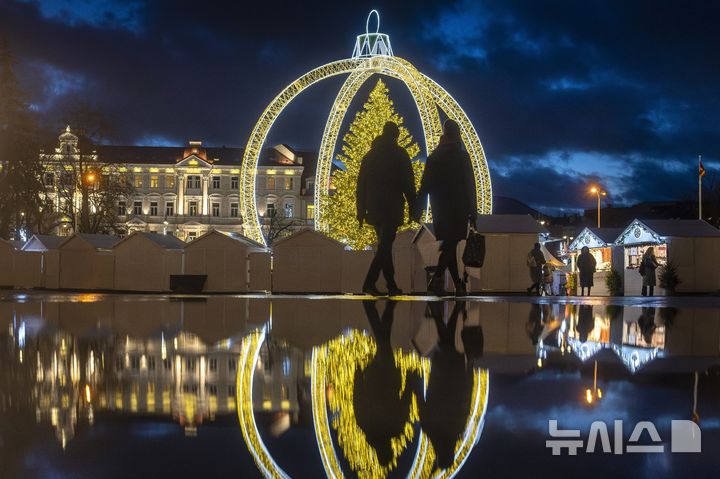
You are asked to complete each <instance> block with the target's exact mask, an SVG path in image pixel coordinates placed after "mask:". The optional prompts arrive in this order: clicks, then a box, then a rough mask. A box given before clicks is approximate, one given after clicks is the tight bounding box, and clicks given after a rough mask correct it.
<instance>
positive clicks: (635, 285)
mask: <svg viewBox="0 0 720 479" xmlns="http://www.w3.org/2000/svg"><path fill="white" fill-rule="evenodd" d="M615 244H616V245H618V246H622V247H623V249H624V266H625V267H624V285H625V295H626V296H628V295H629V296H632V295H639V294H640V291H641V288H642V277H641V276H640V274H639V273H638V265H639V263H640V259H641V258H642V255H643V254H644V253H645V251H646V250H647V248H649V247H651V246H652V247H653V248H654V250H655V256H656V257H657V260H658V263H660V264H661V265H664V264H666V263H667V261H672V262H673V264H674V265H675V266H676V268H677V273H678V277H679V279H680V281H681V282H680V284H679V285H678V286H677V288H676V291H677V292H682V293H702V292H715V291H718V289H720V268H718V267H717V265H718V262H720V230H718V229H717V228H715V227H713V226H712V225H710V224H709V223H707V222H705V221H702V220H639V219H636V220H633V222H632V223H630V225H629V226H628V227H627V228H625V230H624V231H623V232H622V234H621V235H620V236H619V237H618V238H617V240H616V241H615ZM661 269H662V268H658V269H657V270H656V274H657V275H658V276H659V274H660V272H661ZM655 294H658V295H662V294H665V291H664V290H663V289H662V288H660V281H659V278H658V281H657V286H656V288H655Z"/></svg>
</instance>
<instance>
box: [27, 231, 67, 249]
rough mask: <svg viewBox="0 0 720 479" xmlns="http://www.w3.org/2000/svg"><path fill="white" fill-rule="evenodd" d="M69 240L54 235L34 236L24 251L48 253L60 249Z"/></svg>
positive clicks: (28, 241)
mask: <svg viewBox="0 0 720 479" xmlns="http://www.w3.org/2000/svg"><path fill="white" fill-rule="evenodd" d="M66 239H67V237H66V236H53V235H40V234H36V235H32V236H31V237H30V239H29V240H27V243H25V244H24V245H23V247H22V250H23V251H47V250H51V249H58V247H59V246H60V245H61V244H62V243H63V241H65V240H66Z"/></svg>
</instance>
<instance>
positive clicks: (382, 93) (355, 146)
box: [324, 80, 424, 250]
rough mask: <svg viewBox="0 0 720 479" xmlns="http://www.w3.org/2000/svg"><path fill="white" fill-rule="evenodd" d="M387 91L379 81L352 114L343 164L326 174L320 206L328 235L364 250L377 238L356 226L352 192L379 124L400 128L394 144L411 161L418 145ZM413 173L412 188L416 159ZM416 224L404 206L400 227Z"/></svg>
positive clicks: (369, 229) (367, 228)
mask: <svg viewBox="0 0 720 479" xmlns="http://www.w3.org/2000/svg"><path fill="white" fill-rule="evenodd" d="M388 93H389V91H388V88H387V86H386V85H385V83H383V81H382V80H378V82H377V84H376V85H375V87H374V88H373V90H372V91H371V92H370V95H369V97H368V100H367V102H366V103H365V104H364V105H363V108H362V110H360V111H359V112H357V113H356V114H355V118H354V119H353V121H352V123H351V124H350V127H349V129H348V132H347V133H346V134H345V136H344V137H343V145H342V153H339V154H338V155H337V160H338V161H339V162H341V163H342V164H343V168H342V169H336V170H335V171H334V172H333V174H332V175H331V177H330V188H331V189H330V196H329V198H328V204H327V205H326V207H325V208H324V210H325V213H324V214H326V215H327V220H328V225H329V231H328V234H329V235H330V236H331V237H333V238H335V239H337V240H338V241H341V242H343V243H345V244H347V245H349V246H350V247H351V248H352V249H355V250H359V249H364V248H366V247H368V246H370V245H371V244H373V243H375V241H376V240H377V239H376V238H375V231H374V230H373V228H372V226H370V225H368V224H365V225H364V226H363V227H362V228H360V227H359V224H358V221H357V217H356V216H357V215H356V194H355V190H356V187H357V180H358V175H359V173H360V163H361V162H362V159H363V157H364V156H365V155H366V154H367V153H368V151H370V146H371V145H372V141H373V140H374V139H375V138H376V137H377V136H378V135H380V134H381V133H382V129H383V126H384V125H385V123H386V122H388V121H393V122H395V123H397V125H398V126H399V127H400V137H399V138H398V144H399V145H400V146H401V147H403V148H405V150H407V152H408V155H410V158H411V159H413V160H414V158H415V157H416V156H417V154H418V153H419V152H420V147H419V146H418V144H417V143H416V142H414V141H413V138H412V136H411V135H410V133H409V132H408V130H407V128H405V127H404V126H403V122H404V120H403V118H402V116H400V115H399V114H398V113H397V112H396V111H395V107H394V105H393V101H392V100H391V99H390V97H389V95H388ZM412 164H413V172H414V174H415V188H418V187H419V186H420V179H421V177H422V172H423V168H424V165H423V163H421V162H420V161H413V163H412ZM417 226H418V225H417V223H412V222H410V219H409V216H408V211H407V206H406V208H405V223H404V224H403V226H401V228H400V229H401V230H405V229H409V228H415V227H417Z"/></svg>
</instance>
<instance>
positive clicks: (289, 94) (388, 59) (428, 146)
mask: <svg viewBox="0 0 720 479" xmlns="http://www.w3.org/2000/svg"><path fill="white" fill-rule="evenodd" d="M373 16H374V17H375V18H376V20H377V28H376V29H375V32H374V33H370V21H371V17H373ZM376 73H377V74H381V75H386V76H389V77H391V78H396V79H398V80H400V81H402V82H403V83H404V84H405V85H406V86H407V87H408V89H409V90H410V94H411V95H412V98H413V100H414V101H415V106H416V107H417V109H418V113H419V114H420V121H421V123H422V128H423V137H424V140H425V152H426V154H429V153H430V152H432V150H433V149H434V148H435V147H436V146H437V144H438V141H439V139H440V135H441V132H442V131H441V130H442V125H441V121H440V111H442V112H443V113H444V115H445V116H447V117H448V118H450V119H453V120H455V121H456V122H457V123H458V124H459V125H460V131H461V135H462V139H463V142H464V144H465V148H466V149H467V151H468V153H469V155H470V160H471V162H472V167H473V172H474V175H475V188H476V193H477V209H478V212H479V213H481V214H489V213H491V212H492V186H491V183H490V172H489V170H488V165H487V161H486V159H485V153H484V151H483V147H482V144H481V143H480V139H479V138H478V135H477V133H476V132H475V128H474V127H473V125H472V123H471V122H470V120H469V119H468V117H467V115H466V114H465V112H464V111H463V109H462V108H461V107H460V105H459V104H458V103H457V101H455V99H454V98H453V97H452V96H450V94H449V93H448V92H447V91H445V90H444V89H443V88H442V87H441V86H440V85H438V84H437V83H436V82H435V81H433V80H432V79H431V78H430V77H428V76H426V75H424V74H423V73H421V72H419V71H418V70H417V69H416V68H415V67H414V66H413V65H412V64H411V63H410V62H408V61H407V60H404V59H402V58H400V57H397V56H394V54H393V50H392V47H391V45H390V37H389V36H388V35H386V34H384V33H380V15H379V14H378V13H377V11H375V10H373V11H371V12H370V15H369V16H368V20H367V23H366V32H365V34H364V35H359V36H358V37H357V40H356V42H355V49H354V52H353V56H352V57H351V58H347V59H344V60H338V61H334V62H331V63H327V64H325V65H322V66H320V67H317V68H315V69H313V70H311V71H309V72H307V73H305V74H304V75H302V76H301V77H299V78H298V79H296V80H295V81H294V82H292V83H291V84H290V85H288V86H287V87H285V89H284V90H282V91H281V92H280V93H279V94H278V95H277V96H276V97H275V98H274V99H273V100H272V102H270V104H269V105H268V107H267V108H266V109H265V111H264V112H263V113H262V115H260V118H259V119H258V121H257V124H256V125H255V127H254V128H253V130H252V133H251V134H250V139H249V140H248V143H247V146H246V148H245V153H244V156H243V163H242V170H241V173H240V174H241V184H240V209H241V213H242V217H243V218H244V219H245V224H244V228H245V231H244V234H245V236H247V237H249V238H251V239H253V240H255V241H257V242H260V243H263V244H265V238H264V236H263V234H262V231H261V228H260V219H259V217H258V209H257V204H256V195H255V176H256V173H257V166H258V161H259V160H260V153H261V151H262V146H263V144H264V143H265V140H266V139H267V135H268V133H269V131H270V128H272V125H273V123H274V122H275V120H277V118H278V117H279V116H280V113H282V111H283V109H285V107H286V106H287V105H288V104H289V103H290V102H291V101H292V100H293V99H294V98H295V97H297V96H298V95H299V94H300V93H302V92H303V91H304V90H305V89H306V88H308V87H310V86H311V85H314V84H315V83H317V82H319V81H321V80H324V79H326V78H330V77H333V76H337V75H345V74H347V75H348V77H347V79H346V80H345V83H344V84H343V85H342V87H341V88H340V91H339V92H338V94H337V96H336V98H335V101H334V103H333V105H332V107H331V109H330V114H329V115H328V119H327V122H326V124H325V130H324V132H323V137H322V141H321V143H320V149H319V152H318V164H317V168H316V173H315V193H314V194H315V198H314V200H315V228H316V229H317V230H319V231H323V232H327V231H328V217H327V211H326V207H324V205H327V201H326V200H327V197H328V196H329V187H330V169H331V165H332V158H333V153H334V151H335V146H336V144H337V139H338V134H339V130H340V126H341V124H342V122H343V119H344V118H345V113H346V112H347V110H348V107H349V105H350V102H351V101H352V99H353V98H354V97H355V95H356V94H357V92H358V90H359V89H360V87H361V86H362V85H363V83H365V81H367V79H368V78H370V76H372V75H373V74H376Z"/></svg>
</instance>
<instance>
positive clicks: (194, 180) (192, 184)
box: [185, 175, 200, 190]
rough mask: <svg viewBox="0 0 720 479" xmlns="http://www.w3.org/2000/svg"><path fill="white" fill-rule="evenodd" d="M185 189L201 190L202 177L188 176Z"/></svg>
mask: <svg viewBox="0 0 720 479" xmlns="http://www.w3.org/2000/svg"><path fill="white" fill-rule="evenodd" d="M185 188H186V189H188V190H192V189H195V190H197V189H200V177H199V176H197V175H190V176H188V177H187V180H186V182H185Z"/></svg>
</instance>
